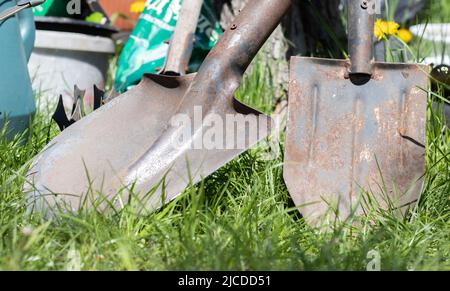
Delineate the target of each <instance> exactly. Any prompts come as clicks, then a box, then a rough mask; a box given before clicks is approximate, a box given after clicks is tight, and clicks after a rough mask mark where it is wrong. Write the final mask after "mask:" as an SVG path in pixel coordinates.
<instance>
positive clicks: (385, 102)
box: [284, 0, 429, 225]
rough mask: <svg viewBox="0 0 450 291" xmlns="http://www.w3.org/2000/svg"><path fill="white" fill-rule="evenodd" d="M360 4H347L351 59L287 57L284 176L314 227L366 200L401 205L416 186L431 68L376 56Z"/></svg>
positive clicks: (359, 209) (369, 19)
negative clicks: (288, 78) (389, 60)
mask: <svg viewBox="0 0 450 291" xmlns="http://www.w3.org/2000/svg"><path fill="white" fill-rule="evenodd" d="M363 2H364V1H359V0H349V2H348V12H349V17H348V34H349V55H350V60H331V59H320V58H301V57H294V58H293V59H292V62H291V81H290V88H289V118H288V119H289V120H288V128H287V137H286V152H285V166H284V179H285V181H286V184H287V187H288V189H289V192H290V194H291V196H292V198H293V200H294V202H295V204H296V206H297V207H298V209H299V210H300V212H301V214H302V215H303V216H304V217H305V219H306V220H307V221H308V222H310V223H311V224H313V225H314V224H315V225H317V224H319V223H320V222H323V223H327V221H328V220H326V219H325V220H321V218H322V219H323V218H325V217H327V215H330V216H328V218H334V219H335V218H340V219H342V220H346V219H348V218H349V217H350V216H352V215H353V214H362V213H364V210H365V208H364V205H365V206H368V205H369V202H370V205H372V206H373V205H376V206H377V207H387V208H389V209H391V210H392V209H405V208H404V207H406V206H408V205H410V204H411V203H413V202H414V201H416V200H417V198H418V196H419V193H420V191H421V177H422V176H423V175H424V159H425V148H424V144H425V123H426V110H427V94H426V93H425V89H426V88H427V85H428V77H427V74H428V71H429V69H428V67H426V66H420V65H416V64H393V63H378V62H374V61H373V43H374V41H373V40H374V33H373V31H374V16H373V15H371V14H370V13H368V10H364V9H363V7H364V5H362V4H363ZM368 197H372V198H376V200H373V199H372V200H370V201H369V200H368ZM358 202H361V203H358ZM372 203H374V204H372ZM378 204H379V205H378Z"/></svg>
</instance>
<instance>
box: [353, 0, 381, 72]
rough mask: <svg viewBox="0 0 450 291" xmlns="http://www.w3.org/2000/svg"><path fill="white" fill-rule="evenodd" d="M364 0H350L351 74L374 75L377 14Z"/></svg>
mask: <svg viewBox="0 0 450 291" xmlns="http://www.w3.org/2000/svg"><path fill="white" fill-rule="evenodd" d="M367 2H368V1H364V0H348V21H347V22H348V50H349V55H350V61H351V67H350V75H363V76H364V75H366V76H371V75H372V65H373V45H374V42H373V35H374V32H373V31H374V25H375V14H374V13H371V11H370V9H368V7H367V5H368V4H367Z"/></svg>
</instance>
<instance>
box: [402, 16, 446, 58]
mask: <svg viewBox="0 0 450 291" xmlns="http://www.w3.org/2000/svg"><path fill="white" fill-rule="evenodd" d="M409 29H410V31H411V32H412V34H414V36H416V37H418V38H422V39H423V40H425V41H427V42H429V43H431V44H433V46H434V47H435V49H434V50H435V51H434V53H433V55H431V56H429V57H427V58H426V59H425V63H426V64H435V65H439V64H447V65H450V23H429V24H418V25H414V26H411V27H410V28H409Z"/></svg>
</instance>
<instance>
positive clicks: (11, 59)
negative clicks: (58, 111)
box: [0, 0, 36, 139]
mask: <svg viewBox="0 0 450 291" xmlns="http://www.w3.org/2000/svg"><path fill="white" fill-rule="evenodd" d="M14 5H16V1H15V0H3V1H0V12H3V11H5V10H6V9H8V8H10V7H12V6H14ZM34 40H35V24H34V18H33V12H32V10H31V9H26V10H24V11H22V12H20V13H19V14H17V15H15V16H13V17H10V18H8V19H6V20H4V21H3V22H0V42H1V45H0V129H3V128H4V127H5V124H6V123H7V138H8V139H11V138H13V137H14V136H15V135H17V134H20V133H23V132H24V131H25V130H26V129H28V128H29V126H30V121H31V118H32V117H33V116H34V114H35V112H36V105H35V100H34V94H33V90H32V87H31V79H30V75H29V73H28V67H27V63H28V59H29V58H30V55H31V52H32V50H33V46H34Z"/></svg>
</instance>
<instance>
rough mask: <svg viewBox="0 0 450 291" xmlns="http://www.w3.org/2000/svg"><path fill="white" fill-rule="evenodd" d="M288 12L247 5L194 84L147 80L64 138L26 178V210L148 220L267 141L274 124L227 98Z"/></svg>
mask: <svg viewBox="0 0 450 291" xmlns="http://www.w3.org/2000/svg"><path fill="white" fill-rule="evenodd" d="M290 4H291V0H251V1H249V2H248V4H247V6H246V7H245V8H244V9H243V10H242V12H241V13H240V15H239V16H238V17H237V18H236V20H235V21H234V22H233V24H232V25H231V27H230V28H229V29H228V30H227V31H226V32H225V33H224V34H223V36H222V37H221V38H220V40H219V42H218V43H217V44H216V46H215V47H214V48H213V49H212V51H211V52H210V53H209V55H208V56H207V58H206V59H205V61H204V63H203V64H202V66H201V67H200V70H199V72H198V73H197V75H195V76H193V75H188V76H164V75H151V74H147V75H146V76H145V77H144V78H143V80H142V81H141V83H140V84H139V85H138V86H136V87H134V88H133V89H131V90H129V91H128V92H127V93H125V94H123V95H121V96H119V97H117V98H115V99H113V100H112V101H111V102H108V103H107V104H106V105H105V106H103V107H101V108H100V109H99V110H97V111H95V112H94V113H92V114H90V115H89V116H87V117H86V118H84V119H82V120H80V121H79V122H77V123H75V124H74V125H72V126H71V127H69V128H67V129H66V130H65V131H64V132H62V133H61V134H60V135H59V136H58V137H56V138H55V139H54V140H53V141H52V142H51V143H50V144H49V145H48V146H47V147H46V148H45V149H44V150H43V152H41V153H40V154H39V155H38V156H37V157H36V158H35V160H34V161H33V163H32V165H31V168H30V170H29V172H28V176H27V178H28V179H27V180H28V182H29V183H27V187H26V189H25V191H26V192H28V193H29V196H30V198H31V199H32V201H33V202H34V204H33V206H34V207H35V208H34V209H36V208H37V209H45V210H47V211H49V210H50V213H49V215H52V214H54V213H52V212H51V210H52V209H56V207H57V205H58V206H60V207H61V208H63V209H69V210H78V209H79V208H80V207H83V206H86V207H89V206H92V205H95V206H98V207H96V209H99V210H104V207H102V206H106V205H114V206H115V207H121V206H123V205H124V204H126V203H131V202H132V201H135V202H136V201H138V202H136V203H137V204H138V205H139V207H137V208H138V209H139V210H145V212H148V211H154V210H156V209H158V208H159V207H161V206H162V205H164V204H166V203H168V202H169V201H171V200H173V199H174V198H176V197H177V196H178V195H179V194H180V193H181V192H182V191H183V190H184V189H186V187H188V186H189V185H194V184H196V183H197V182H199V181H200V180H201V179H202V178H205V177H207V176H208V175H210V174H211V173H213V172H214V171H216V170H217V169H219V168H220V167H222V166H223V165H225V164H226V163H228V162H229V161H231V160H232V159H234V158H235V157H237V156H238V155H240V154H241V153H243V152H244V151H245V150H247V149H248V148H250V147H252V146H253V145H255V144H256V143H257V142H258V141H260V140H261V139H264V138H265V137H267V135H268V134H269V132H270V131H271V129H272V120H271V119H270V118H269V117H267V116H265V115H263V114H261V113H259V112H257V111H256V110H254V109H252V108H249V107H247V106H246V105H244V104H241V103H239V102H238V101H237V100H236V99H234V93H235V91H236V90H237V88H238V87H239V84H240V81H241V79H242V76H243V74H244V72H245V70H246V69H247V67H248V66H249V64H250V62H251V60H252V59H253V58H254V56H255V55H256V53H257V52H258V51H259V49H260V48H261V47H262V45H263V44H264V42H265V41H266V40H267V39H268V37H269V36H270V34H271V33H272V32H273V31H274V30H275V28H276V27H277V25H278V24H279V22H280V21H281V18H282V16H283V15H284V14H285V12H286V11H287V10H288V8H289V6H290ZM130 201H131V202H130ZM138 212H139V213H141V214H142V212H140V211H138Z"/></svg>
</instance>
